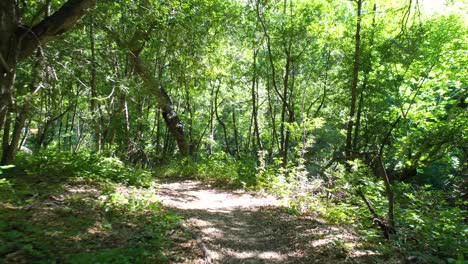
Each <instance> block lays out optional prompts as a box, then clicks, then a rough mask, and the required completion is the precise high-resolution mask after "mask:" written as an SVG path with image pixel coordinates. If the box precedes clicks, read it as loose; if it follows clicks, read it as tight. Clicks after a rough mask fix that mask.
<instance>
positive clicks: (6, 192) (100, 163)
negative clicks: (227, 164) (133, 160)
mask: <svg viewBox="0 0 468 264" xmlns="http://www.w3.org/2000/svg"><path fill="white" fill-rule="evenodd" d="M24 161H25V162H27V163H22V165H21V166H19V167H20V168H21V167H22V166H23V165H26V167H27V168H29V169H32V168H34V169H37V172H38V174H35V173H34V171H28V172H26V173H27V175H19V176H18V175H16V176H15V177H11V176H12V175H11V174H7V175H6V177H8V178H7V179H2V180H1V181H0V191H1V192H0V194H1V201H0V242H1V243H0V245H1V246H0V255H1V256H7V255H9V254H12V253H14V255H15V256H16V260H15V261H27V262H34V263H51V262H66V263H90V262H93V263H122V264H123V263H148V262H156V263H167V262H168V257H167V256H165V255H164V254H163V250H164V249H165V248H167V247H169V245H170V244H169V243H170V241H169V240H168V239H167V234H168V233H169V232H171V230H174V229H175V228H177V226H178V225H179V221H180V217H179V216H177V215H175V214H174V213H171V212H167V211H165V209H163V208H162V207H161V206H160V204H159V201H158V200H157V198H156V196H155V191H156V189H155V188H156V187H155V186H151V187H149V188H144V187H141V183H143V182H142V181H140V180H134V181H135V183H137V184H138V185H139V186H140V187H137V186H131V185H129V184H130V183H131V182H132V180H129V179H122V178H115V175H114V174H115V173H116V172H117V171H121V172H123V173H130V171H128V170H123V168H124V165H122V164H120V163H119V162H117V161H116V160H112V159H105V158H100V157H97V156H90V155H83V154H82V155H78V154H77V155H67V154H64V153H56V154H51V153H47V159H46V158H45V157H44V156H43V157H40V156H39V157H38V156H35V157H27V158H25V159H24ZM39 161H40V162H44V161H47V162H48V163H42V164H39V163H38V162H39ZM72 161H74V162H76V163H78V164H74V163H73V162H72ZM118 164H120V165H119V166H118V167H117V168H115V167H114V166H116V165H118ZM82 166H87V167H86V168H83V167H82ZM110 167H113V169H112V170H111V169H110ZM91 168H93V169H94V170H95V171H97V172H98V173H100V174H99V175H98V176H95V177H93V176H92V175H91V174H90V173H91V172H92V170H91ZM47 172H50V173H47ZM16 173H21V172H19V171H16V172H15V174H16ZM115 180H116V181H118V182H122V183H125V184H127V185H129V186H127V185H122V184H120V183H116V182H115ZM153 185H154V184H153ZM76 240H78V241H79V244H76ZM7 258H8V257H7Z"/></svg>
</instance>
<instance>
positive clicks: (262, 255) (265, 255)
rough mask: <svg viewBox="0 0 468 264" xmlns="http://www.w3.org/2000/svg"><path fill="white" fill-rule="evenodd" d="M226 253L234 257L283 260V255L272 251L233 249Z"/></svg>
mask: <svg viewBox="0 0 468 264" xmlns="http://www.w3.org/2000/svg"><path fill="white" fill-rule="evenodd" d="M227 254H228V255H229V256H232V257H234V258H236V259H250V258H255V259H263V260H276V261H280V260H285V256H284V255H282V254H280V253H278V252H274V251H265V252H258V251H241V252H238V251H233V250H228V251H227Z"/></svg>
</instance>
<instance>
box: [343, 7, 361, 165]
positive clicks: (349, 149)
mask: <svg viewBox="0 0 468 264" xmlns="http://www.w3.org/2000/svg"><path fill="white" fill-rule="evenodd" d="M361 9H362V0H357V21H356V35H355V42H354V63H353V79H352V82H351V105H350V111H349V120H348V127H347V132H346V150H345V155H346V159H348V160H349V159H351V158H352V157H351V153H353V142H352V141H353V126H354V116H355V113H356V98H357V86H358V81H359V69H360V60H361Z"/></svg>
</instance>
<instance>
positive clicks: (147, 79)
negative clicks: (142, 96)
mask: <svg viewBox="0 0 468 264" xmlns="http://www.w3.org/2000/svg"><path fill="white" fill-rule="evenodd" d="M129 55H130V58H131V61H132V63H133V66H134V70H135V73H136V74H138V75H139V76H140V78H141V79H142V80H143V85H144V86H146V88H147V89H148V90H149V91H151V92H153V93H154V94H155V95H156V100H157V103H158V106H159V108H161V111H162V116H163V119H164V121H165V122H166V125H167V128H168V129H169V132H170V133H171V135H172V136H173V137H174V139H175V140H176V142H177V146H178V148H179V152H180V154H181V155H182V156H188V155H189V154H190V151H189V150H190V148H189V144H188V141H187V139H186V137H185V133H184V127H183V125H182V123H181V122H180V119H179V116H178V115H177V113H176V111H175V110H174V108H173V107H172V101H171V99H170V97H169V95H168V94H167V92H166V90H165V89H164V88H163V87H162V85H161V84H160V83H159V81H157V80H156V79H155V78H154V77H152V76H151V75H150V74H149V72H148V71H147V70H146V68H145V65H144V64H143V62H142V60H141V59H140V58H139V56H138V52H129Z"/></svg>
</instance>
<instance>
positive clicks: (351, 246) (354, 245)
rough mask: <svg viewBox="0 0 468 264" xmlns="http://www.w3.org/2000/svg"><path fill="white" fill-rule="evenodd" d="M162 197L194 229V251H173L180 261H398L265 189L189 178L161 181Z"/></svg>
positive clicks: (346, 231)
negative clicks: (295, 211)
mask: <svg viewBox="0 0 468 264" xmlns="http://www.w3.org/2000/svg"><path fill="white" fill-rule="evenodd" d="M159 197H160V200H161V201H162V203H163V205H164V206H166V207H168V208H171V210H174V211H175V212H176V213H177V214H179V215H181V216H183V218H184V219H185V221H184V223H183V227H184V228H185V229H186V231H187V232H190V233H192V242H191V243H189V245H192V247H191V249H192V251H193V252H194V254H192V256H191V257H187V252H186V251H185V254H184V256H183V257H179V258H178V257H177V256H173V258H172V259H173V261H174V262H175V263H249V264H256V263H397V261H396V260H395V259H388V258H387V259H386V258H385V257H383V256H381V255H380V254H378V253H377V252H374V251H372V250H369V249H366V248H365V247H364V246H363V244H362V243H361V241H360V240H359V237H358V236H357V235H356V234H354V233H353V232H352V231H350V230H347V229H345V228H343V227H337V226H334V225H329V224H327V223H326V222H325V221H323V220H321V219H318V218H317V217H312V216H301V217H297V216H293V215H291V214H288V213H287V212H286V210H285V209H284V208H283V207H282V206H281V201H280V200H278V199H275V198H274V197H272V196H268V195H265V194H260V193H252V192H246V191H240V190H237V191H236V190H222V189H218V188H215V187H213V186H210V185H209V184H207V183H202V182H198V181H190V180H186V181H178V182H167V183H162V184H160V185H159ZM193 240H194V241H195V242H193ZM176 241H177V239H176ZM182 242H184V243H187V241H186V240H184V239H182V240H181V243H182ZM193 245H197V247H193ZM187 248H188V246H187ZM179 251H180V250H179ZM175 255H177V254H175Z"/></svg>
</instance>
